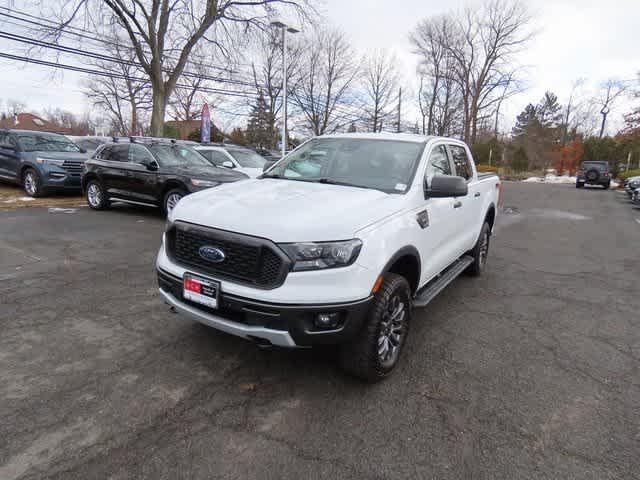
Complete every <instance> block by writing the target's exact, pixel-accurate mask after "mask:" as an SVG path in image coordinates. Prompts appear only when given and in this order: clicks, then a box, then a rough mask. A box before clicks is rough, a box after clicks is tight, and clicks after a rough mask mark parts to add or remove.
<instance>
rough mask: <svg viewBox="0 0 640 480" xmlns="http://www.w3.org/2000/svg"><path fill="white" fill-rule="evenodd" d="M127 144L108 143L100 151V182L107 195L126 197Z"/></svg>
mask: <svg viewBox="0 0 640 480" xmlns="http://www.w3.org/2000/svg"><path fill="white" fill-rule="evenodd" d="M128 153H129V145H127V144H120V145H119V144H114V145H108V146H106V147H105V148H103V149H102V150H101V151H100V154H99V158H98V160H100V164H101V170H102V175H101V176H102V183H103V186H104V188H105V189H106V190H107V192H108V193H109V196H112V197H120V198H123V199H125V200H126V199H127V198H128V197H127V168H126V166H127V165H126V164H127V156H128Z"/></svg>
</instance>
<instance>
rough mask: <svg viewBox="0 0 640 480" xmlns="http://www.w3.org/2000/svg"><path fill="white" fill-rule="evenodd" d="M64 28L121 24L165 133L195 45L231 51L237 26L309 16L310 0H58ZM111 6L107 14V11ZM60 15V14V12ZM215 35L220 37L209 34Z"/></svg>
mask: <svg viewBox="0 0 640 480" xmlns="http://www.w3.org/2000/svg"><path fill="white" fill-rule="evenodd" d="M52 3H54V4H55V5H54V6H53V11H55V12H58V13H59V12H63V14H62V15H63V16H62V17H61V18H60V27H59V28H60V31H62V30H63V29H64V28H66V27H67V26H69V25H72V24H73V23H74V22H82V23H83V24H85V25H86V24H89V25H91V26H92V28H94V29H95V31H96V33H97V34H98V35H101V34H102V33H103V29H104V26H105V25H109V24H115V25H117V26H118V27H119V29H120V31H122V32H123V33H124V35H126V37H127V38H128V40H129V44H130V46H131V47H132V48H133V50H134V52H135V55H136V59H137V62H138V63H139V64H140V65H141V68H142V70H143V71H144V72H145V74H146V76H147V78H148V79H149V82H150V84H151V87H152V113H151V133H152V134H153V135H157V136H161V135H162V131H163V125H164V117H165V112H166V109H167V104H168V101H169V98H170V97H171V95H172V94H173V92H174V91H175V89H176V86H177V84H178V80H179V79H180V77H181V76H182V74H183V72H184V70H185V67H186V66H187V62H188V61H189V57H190V55H191V53H192V52H193V50H194V48H195V47H196V46H197V45H198V44H199V43H201V42H203V41H209V42H211V43H212V44H213V46H214V47H217V48H219V49H220V50H221V51H223V52H225V47H224V45H223V41H224V39H225V38H226V36H228V34H229V33H230V32H231V31H232V30H234V26H238V27H240V28H248V27H253V26H256V27H262V26H264V24H265V21H266V20H267V18H268V16H269V15H273V14H275V13H277V12H276V10H277V9H278V8H280V9H285V10H294V11H295V12H296V13H298V14H299V15H304V14H305V11H304V10H303V9H302V5H307V4H306V0H258V1H255V0H203V1H200V2H194V1H192V0H57V1H56V2H52ZM105 8H106V9H107V12H105ZM58 16H59V15H58ZM210 33H212V34H213V35H214V36H213V37H210V36H208V35H209V34H210Z"/></svg>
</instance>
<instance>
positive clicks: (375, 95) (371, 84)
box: [362, 50, 400, 132]
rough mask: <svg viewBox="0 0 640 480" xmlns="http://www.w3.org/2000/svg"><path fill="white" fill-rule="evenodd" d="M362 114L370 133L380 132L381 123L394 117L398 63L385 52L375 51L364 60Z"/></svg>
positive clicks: (396, 98)
mask: <svg viewBox="0 0 640 480" xmlns="http://www.w3.org/2000/svg"><path fill="white" fill-rule="evenodd" d="M362 73H363V90H364V93H365V102H364V113H365V116H366V121H367V122H368V124H369V125H370V128H371V131H372V132H379V131H381V129H382V127H381V125H382V123H386V122H387V121H388V119H389V118H390V117H391V116H393V115H394V109H395V108H396V105H395V104H396V102H397V100H398V85H399V78H400V77H399V74H398V63H397V60H396V57H395V56H393V55H391V54H389V53H388V52H387V51H385V50H376V51H374V52H373V53H372V54H371V56H369V57H368V58H366V59H365V60H364V69H363V72H362Z"/></svg>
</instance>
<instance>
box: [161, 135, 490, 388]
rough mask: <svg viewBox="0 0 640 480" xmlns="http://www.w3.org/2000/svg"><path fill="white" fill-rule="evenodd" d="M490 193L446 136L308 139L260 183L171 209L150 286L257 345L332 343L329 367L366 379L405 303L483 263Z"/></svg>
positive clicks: (377, 367)
mask: <svg viewBox="0 0 640 480" xmlns="http://www.w3.org/2000/svg"><path fill="white" fill-rule="evenodd" d="M499 192H500V180H499V179H498V177H497V176H495V175H494V174H491V173H489V174H480V175H479V174H478V173H477V171H476V168H475V165H474V162H473V159H472V156H471V152H470V151H469V149H468V148H467V146H466V145H465V144H464V143H463V142H461V141H459V140H454V139H450V138H440V137H424V136H418V135H404V134H345V135H330V136H322V137H317V138H313V139H311V140H309V141H308V142H306V143H305V144H303V145H302V146H300V147H299V148H298V149H297V150H295V151H293V152H292V153H290V154H289V155H288V156H286V157H284V158H283V159H282V160H280V161H279V162H278V163H276V164H275V165H274V166H273V167H272V168H271V169H269V170H268V171H267V172H266V173H265V174H264V175H263V176H261V177H260V178H257V179H251V180H247V181H245V182H242V184H240V183H236V184H231V185H224V186H221V187H218V188H215V189H211V190H207V191H205V192H200V193H197V194H194V195H191V196H189V197H187V198H185V199H184V200H182V201H181V202H180V203H179V204H178V206H177V207H176V208H175V209H174V210H172V211H171V213H170V214H169V216H168V228H167V230H166V232H165V234H164V237H163V242H162V246H161V248H160V251H159V253H158V258H157V262H156V267H157V273H158V282H159V286H160V294H161V295H162V297H163V298H164V300H165V301H166V302H167V303H168V304H169V305H171V306H172V307H174V309H175V310H176V311H177V312H179V313H180V314H182V315H185V316H187V317H189V318H191V319H194V320H196V321H199V322H201V323H204V324H206V325H209V326H211V327H214V328H216V329H219V330H222V331H224V332H227V333H230V334H233V335H237V336H240V337H244V338H246V339H250V340H253V341H255V342H257V343H259V344H262V345H269V346H270V345H276V346H281V347H307V346H312V345H317V344H324V345H326V344H340V345H341V349H340V357H341V361H342V365H343V367H344V368H345V369H346V370H347V371H348V372H350V373H352V374H354V375H356V376H359V377H361V378H364V379H367V380H371V381H376V380H379V379H381V378H383V377H385V376H386V375H388V374H389V373H391V371H392V370H393V369H394V367H395V366H396V365H397V363H398V358H399V356H400V352H401V350H402V348H403V346H404V344H405V341H406V338H407V334H408V331H409V327H410V322H411V316H412V307H413V306H416V307H423V306H425V305H427V304H428V303H429V302H430V300H431V299H433V298H434V297H435V296H436V295H437V294H438V293H439V292H440V291H442V290H443V289H444V288H445V287H446V286H447V285H448V284H449V283H450V282H451V281H452V280H454V279H455V278H456V277H457V276H458V275H459V274H460V273H461V272H463V271H468V272H470V273H471V274H474V275H480V274H481V273H482V272H483V271H484V269H485V265H486V261H487V256H488V253H489V241H490V237H491V232H492V230H493V226H494V223H495V219H496V214H497V211H498V204H499Z"/></svg>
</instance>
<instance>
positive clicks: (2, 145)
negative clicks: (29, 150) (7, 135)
mask: <svg viewBox="0 0 640 480" xmlns="http://www.w3.org/2000/svg"><path fill="white" fill-rule="evenodd" d="M0 149H1V150H10V151H12V152H15V151H16V147H15V145H12V144H10V143H0Z"/></svg>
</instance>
